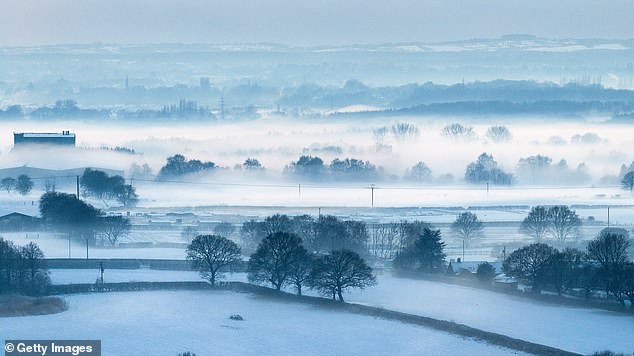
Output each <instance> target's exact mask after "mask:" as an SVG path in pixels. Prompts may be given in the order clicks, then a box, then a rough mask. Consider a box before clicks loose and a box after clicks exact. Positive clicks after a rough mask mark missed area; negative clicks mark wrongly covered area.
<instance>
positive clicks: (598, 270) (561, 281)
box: [503, 228, 634, 304]
mask: <svg viewBox="0 0 634 356" xmlns="http://www.w3.org/2000/svg"><path fill="white" fill-rule="evenodd" d="M630 246H631V242H630V239H629V234H628V233H627V231H626V230H624V229H615V228H606V229H604V230H602V231H601V232H600V233H599V235H598V236H597V237H596V238H595V239H594V240H592V241H590V242H589V243H588V246H587V248H586V250H585V251H584V250H579V249H576V248H565V249H562V250H558V249H556V248H554V247H551V246H549V245H547V244H544V243H534V244H531V245H528V246H525V247H522V248H520V249H518V250H516V251H514V252H513V253H511V255H510V256H509V257H508V258H507V259H506V260H505V261H504V264H503V269H504V272H505V273H506V274H507V275H508V276H512V277H515V278H517V279H518V280H520V281H522V282H524V283H527V284H528V285H530V286H531V289H532V291H534V292H536V293H539V292H541V290H544V289H546V290H548V289H550V290H554V291H556V292H557V293H558V294H559V295H562V294H564V293H571V292H573V291H581V292H582V294H583V295H584V296H585V298H586V299H587V298H590V297H591V296H592V295H593V294H596V293H597V292H600V291H603V292H604V295H605V297H612V298H613V299H614V300H615V301H617V302H619V303H621V304H624V303H625V301H626V300H629V301H630V303H633V302H634V263H633V262H632V261H631V258H630V256H629V254H628V250H629V248H630Z"/></svg>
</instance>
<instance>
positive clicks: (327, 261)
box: [187, 232, 376, 302]
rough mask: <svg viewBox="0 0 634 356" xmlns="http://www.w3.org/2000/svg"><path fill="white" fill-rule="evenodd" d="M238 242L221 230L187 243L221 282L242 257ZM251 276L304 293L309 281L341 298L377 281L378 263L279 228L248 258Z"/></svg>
mask: <svg viewBox="0 0 634 356" xmlns="http://www.w3.org/2000/svg"><path fill="white" fill-rule="evenodd" d="M241 257H242V254H241V249H240V247H238V245H237V244H236V243H235V242H233V241H231V240H229V239H227V238H224V237H222V236H219V235H199V236H197V237H196V238H194V239H193V241H192V242H191V244H189V246H188V248H187V258H188V259H189V260H190V261H192V265H193V267H194V268H195V269H197V270H198V271H199V272H200V275H201V277H203V278H205V279H207V280H208V281H209V282H210V283H211V285H215V284H216V281H217V279H218V278H219V277H220V276H221V274H222V271H224V270H226V269H231V268H232V267H233V266H235V265H237V264H238V263H241ZM247 271H248V279H249V281H250V282H253V283H258V284H270V285H272V286H273V288H275V289H276V290H278V291H279V290H281V289H282V287H284V286H287V285H288V286H292V287H294V288H295V289H296V291H297V294H298V295H302V289H303V288H304V287H309V288H311V289H314V290H316V291H318V292H319V293H320V294H322V295H327V296H332V298H333V299H335V297H338V298H339V301H342V302H343V293H344V291H345V290H347V289H349V288H365V287H368V286H371V285H374V284H375V283H376V278H375V277H374V275H373V274H372V268H370V266H368V265H367V264H366V262H365V261H364V260H363V258H361V256H360V255H359V254H358V253H356V252H354V251H350V250H346V249H339V250H332V251H330V252H329V253H310V252H308V250H307V249H306V248H305V247H304V245H303V241H302V239H301V237H299V236H298V235H296V234H293V233H287V232H273V233H271V234H269V235H267V236H266V237H264V238H263V239H262V241H261V242H260V243H259V245H258V247H257V249H256V250H255V252H254V253H253V254H251V257H250V258H249V261H248V264H247Z"/></svg>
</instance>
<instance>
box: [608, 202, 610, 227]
mask: <svg viewBox="0 0 634 356" xmlns="http://www.w3.org/2000/svg"><path fill="white" fill-rule="evenodd" d="M608 227H610V207H609V206H608Z"/></svg>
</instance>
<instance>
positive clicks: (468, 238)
mask: <svg viewBox="0 0 634 356" xmlns="http://www.w3.org/2000/svg"><path fill="white" fill-rule="evenodd" d="M483 230H484V226H483V225H482V221H480V220H479V219H478V217H477V216H476V214H473V213H470V212H465V213H462V214H460V215H458V217H457V218H456V220H455V221H454V222H453V223H452V224H451V231H452V232H453V234H454V235H455V236H456V237H457V238H459V239H461V240H462V241H464V244H465V246H466V247H469V245H470V244H471V242H472V241H473V240H475V239H477V238H480V237H482V231H483Z"/></svg>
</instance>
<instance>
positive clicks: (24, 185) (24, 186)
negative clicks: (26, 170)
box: [0, 174, 33, 195]
mask: <svg viewBox="0 0 634 356" xmlns="http://www.w3.org/2000/svg"><path fill="white" fill-rule="evenodd" d="M0 188H2V190H6V191H7V193H11V192H12V191H13V190H15V191H17V192H18V193H20V194H21V195H27V194H29V193H30V192H31V190H32V189H33V181H32V180H31V178H29V176H27V175H26V174H20V175H19V176H18V179H15V178H12V177H5V178H2V180H0Z"/></svg>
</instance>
